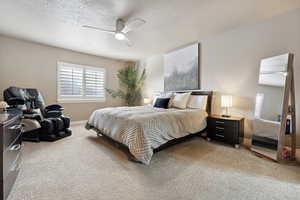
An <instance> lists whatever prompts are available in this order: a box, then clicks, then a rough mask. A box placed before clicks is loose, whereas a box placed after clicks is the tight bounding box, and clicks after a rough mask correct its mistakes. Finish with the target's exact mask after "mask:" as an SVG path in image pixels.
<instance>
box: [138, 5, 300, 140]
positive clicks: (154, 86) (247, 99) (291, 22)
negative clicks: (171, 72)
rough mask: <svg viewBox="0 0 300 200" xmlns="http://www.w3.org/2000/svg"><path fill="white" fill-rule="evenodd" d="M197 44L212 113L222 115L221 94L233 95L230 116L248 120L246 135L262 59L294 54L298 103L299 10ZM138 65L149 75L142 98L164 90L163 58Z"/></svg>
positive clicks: (299, 117) (299, 91) (152, 59)
mask: <svg viewBox="0 0 300 200" xmlns="http://www.w3.org/2000/svg"><path fill="white" fill-rule="evenodd" d="M199 28H201V27H199ZM200 43H201V86H202V89H203V90H213V91H215V92H216V95H215V97H214V101H213V104H214V106H213V113H220V112H221V109H220V94H221V93H229V94H232V95H233V96H234V108H233V109H231V113H232V114H233V115H240V116H245V117H246V118H247V121H246V125H245V129H246V134H247V135H248V136H249V134H251V132H252V124H251V119H253V116H254V100H255V95H256V90H257V81H258V74H259V63H260V60H261V59H262V58H266V57H271V56H276V55H280V54H283V53H287V52H292V53H294V54H295V79H296V102H298V101H300V87H299V85H300V78H299V77H300V69H299V67H300V9H297V10H295V11H293V12H289V13H286V14H285V15H282V16H277V17H274V18H272V19H270V20H268V21H263V22H261V23H259V24H252V25H247V26H244V27H240V28H238V29H235V30H232V31H230V32H226V33H224V34H221V35H217V36H214V37H211V38H208V39H206V40H203V41H200ZM141 63H142V64H143V65H144V66H145V67H146V69H147V76H148V79H147V81H146V90H145V95H147V96H151V93H152V92H153V91H157V90H160V91H161V90H162V89H163V55H156V56H153V57H151V58H147V59H145V60H143V61H141ZM299 105H300V104H299V103H298V104H297V110H298V112H297V119H298V120H297V126H298V130H299V131H298V132H297V133H298V136H299V135H300V106H299ZM299 139H300V137H299ZM298 141H299V142H298V145H299V143H300V140H298Z"/></svg>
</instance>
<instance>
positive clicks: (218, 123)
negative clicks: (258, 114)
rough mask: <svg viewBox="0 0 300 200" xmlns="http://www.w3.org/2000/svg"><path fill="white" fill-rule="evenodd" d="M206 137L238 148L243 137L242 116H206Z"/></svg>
mask: <svg viewBox="0 0 300 200" xmlns="http://www.w3.org/2000/svg"><path fill="white" fill-rule="evenodd" d="M207 126H208V129H207V137H208V140H210V139H213V140H217V141H221V142H225V143H227V144H231V145H234V147H235V148H239V145H240V143H241V142H242V139H243V137H244V118H242V117H222V116H221V115H210V116H209V117H208V118H207Z"/></svg>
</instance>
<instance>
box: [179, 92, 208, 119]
mask: <svg viewBox="0 0 300 200" xmlns="http://www.w3.org/2000/svg"><path fill="white" fill-rule="evenodd" d="M174 92H176V93H185V92H192V94H191V95H203V96H207V104H206V112H207V113H208V115H210V114H211V110H212V97H213V93H214V92H213V91H203V90H185V91H174Z"/></svg>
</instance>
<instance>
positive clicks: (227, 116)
mask: <svg viewBox="0 0 300 200" xmlns="http://www.w3.org/2000/svg"><path fill="white" fill-rule="evenodd" d="M222 117H226V118H230V117H231V116H230V115H222Z"/></svg>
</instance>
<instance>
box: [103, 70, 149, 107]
mask: <svg viewBox="0 0 300 200" xmlns="http://www.w3.org/2000/svg"><path fill="white" fill-rule="evenodd" d="M117 77H118V79H119V85H120V88H121V89H122V90H121V89H119V90H117V91H115V90H112V89H108V88H106V91H107V92H108V93H109V94H110V95H111V96H112V97H113V98H121V99H123V100H124V101H125V102H126V104H127V105H129V106H134V105H137V104H139V103H140V101H141V99H142V88H143V86H144V82H145V80H146V70H145V69H144V70H143V72H142V73H141V74H140V73H139V67H138V66H132V65H129V66H127V67H125V68H123V69H120V70H119V71H118V74H117Z"/></svg>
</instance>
